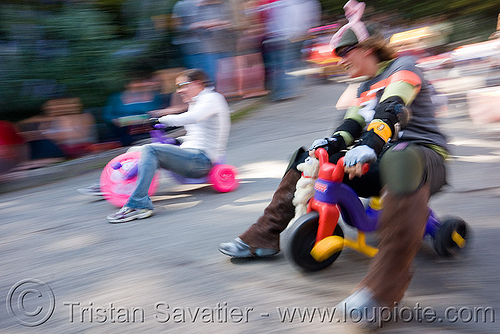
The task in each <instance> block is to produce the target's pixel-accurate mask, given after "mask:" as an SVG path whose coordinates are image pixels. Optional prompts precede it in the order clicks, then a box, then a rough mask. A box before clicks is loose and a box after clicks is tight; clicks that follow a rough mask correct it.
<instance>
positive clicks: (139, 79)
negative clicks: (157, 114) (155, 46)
mask: <svg viewBox="0 0 500 334" xmlns="http://www.w3.org/2000/svg"><path fill="white" fill-rule="evenodd" d="M129 78H130V81H129V82H128V83H127V84H126V85H125V87H124V88H125V89H124V90H123V91H122V92H119V93H114V94H112V95H111V96H110V97H109V99H108V102H107V104H106V106H105V107H104V110H103V114H102V117H103V119H104V121H105V122H106V124H107V125H108V128H109V129H110V130H111V133H112V134H113V137H116V138H118V139H119V140H120V142H121V143H122V145H123V146H130V145H131V144H132V142H133V141H134V139H137V138H138V136H134V135H133V134H132V131H131V130H132V127H133V124H142V123H143V121H144V120H147V119H148V118H149V117H150V116H149V115H148V112H150V111H153V110H157V109H162V108H164V107H165V106H166V105H165V102H164V100H163V97H162V96H161V91H160V87H161V84H160V81H159V80H158V78H156V77H155V76H154V75H153V72H152V71H150V70H149V69H146V68H140V67H136V68H134V69H132V70H131V71H130V73H129Z"/></svg>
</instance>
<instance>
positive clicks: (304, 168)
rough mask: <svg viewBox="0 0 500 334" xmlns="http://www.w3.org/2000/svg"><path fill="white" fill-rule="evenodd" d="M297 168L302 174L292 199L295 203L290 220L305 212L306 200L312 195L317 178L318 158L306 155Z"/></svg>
mask: <svg viewBox="0 0 500 334" xmlns="http://www.w3.org/2000/svg"><path fill="white" fill-rule="evenodd" d="M297 169H298V170H299V171H301V172H302V176H301V178H300V179H299V181H297V190H295V194H294V197H293V201H292V203H293V205H295V217H294V218H293V219H292V222H294V221H295V220H296V219H297V218H299V217H300V216H303V215H304V214H306V213H307V202H308V201H309V199H310V198H311V197H313V196H314V183H315V182H316V180H317V179H318V172H319V160H318V159H315V158H312V157H308V158H307V159H306V160H305V161H304V162H303V163H301V164H299V165H298V166H297Z"/></svg>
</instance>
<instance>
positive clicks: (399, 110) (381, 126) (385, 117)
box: [367, 96, 411, 142]
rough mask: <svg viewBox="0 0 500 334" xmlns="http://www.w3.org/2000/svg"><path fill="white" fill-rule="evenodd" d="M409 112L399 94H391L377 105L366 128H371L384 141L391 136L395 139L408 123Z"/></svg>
mask: <svg viewBox="0 0 500 334" xmlns="http://www.w3.org/2000/svg"><path fill="white" fill-rule="evenodd" d="M410 114H411V111H410V108H408V107H407V106H406V105H405V104H404V102H403V100H402V99H401V98H400V97H399V96H391V97H389V98H387V99H386V100H384V101H382V102H380V103H379V104H378V105H377V107H376V108H375V115H374V117H373V118H374V119H373V121H372V122H371V123H370V125H369V126H368V129H367V130H368V131H370V130H373V131H374V132H375V133H376V134H378V135H379V136H380V137H381V138H382V139H383V140H384V141H385V142H387V141H388V140H389V139H391V138H392V139H394V140H397V138H398V132H399V131H400V130H401V129H404V128H405V127H406V125H407V124H408V122H409V120H410Z"/></svg>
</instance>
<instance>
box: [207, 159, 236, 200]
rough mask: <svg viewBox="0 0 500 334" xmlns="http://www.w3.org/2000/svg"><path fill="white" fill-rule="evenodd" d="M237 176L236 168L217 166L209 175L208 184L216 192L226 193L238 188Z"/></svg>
mask: <svg viewBox="0 0 500 334" xmlns="http://www.w3.org/2000/svg"><path fill="white" fill-rule="evenodd" d="M236 175H237V171H236V168H234V167H233V166H231V165H223V164H221V165H215V166H214V167H213V168H212V169H211V170H210V173H209V174H208V182H210V184H212V187H213V188H214V189H215V190H216V191H218V192H221V193H226V192H230V191H233V190H236V188H238V186H239V181H238V179H237V178H236Z"/></svg>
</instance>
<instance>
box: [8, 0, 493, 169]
mask: <svg viewBox="0 0 500 334" xmlns="http://www.w3.org/2000/svg"><path fill="white" fill-rule="evenodd" d="M387 15H390V14H382V13H378V14H377V13H375V14H372V19H373V20H375V21H378V23H380V24H383V25H387V22H389V21H391V20H392V19H391V20H390V19H389V17H388V16H387ZM171 19H172V20H171V22H172V25H171V30H172V39H171V43H172V44H173V45H175V46H176V48H177V49H178V50H179V52H180V54H181V57H182V62H181V63H182V65H183V66H182V67H178V68H169V69H164V70H157V69H152V68H151V67H148V66H146V65H147V64H146V62H144V63H141V61H139V63H138V64H136V65H135V66H132V67H131V68H129V70H128V72H127V77H128V78H127V79H128V81H127V84H126V85H125V86H124V87H123V89H122V90H121V91H119V92H116V93H114V94H111V95H110V96H109V97H108V99H107V102H106V105H105V106H103V108H102V110H100V111H99V113H98V115H97V117H96V114H95V113H89V112H85V108H84V106H83V105H82V100H81V97H80V96H59V97H57V98H54V99H50V100H48V101H47V102H46V103H45V104H44V105H43V110H42V112H41V113H40V114H39V115H37V116H35V117H31V118H29V119H25V120H23V121H21V122H19V123H18V124H16V125H15V128H14V127H12V126H11V125H5V126H8V127H9V128H12V131H10V130H9V131H7V130H4V131H2V133H3V136H4V138H0V146H7V145H14V144H15V145H21V146H23V149H21V150H20V149H17V148H13V149H12V148H11V149H9V151H10V153H6V148H3V149H1V150H0V165H2V166H0V172H5V171H6V170H8V169H10V168H11V167H12V165H15V163H14V164H13V163H6V162H5V161H7V160H9V161H24V160H26V159H28V160H31V161H40V160H43V159H51V161H54V160H56V161H58V160H65V159H72V158H76V157H79V156H82V155H84V154H86V153H89V152H96V151H100V150H107V149H110V148H115V147H119V146H129V145H131V144H132V143H133V142H135V141H137V140H140V139H144V138H147V137H148V129H149V128H148V126H146V125H145V124H146V122H145V121H146V120H147V119H149V118H150V117H159V116H162V115H164V114H167V113H179V112H183V111H185V110H187V106H186V105H185V104H183V103H182V102H181V101H180V99H179V96H178V95H177V94H176V92H175V87H174V85H173V82H174V78H175V76H176V75H177V74H178V73H180V72H181V71H182V70H184V69H186V68H201V69H203V70H204V71H205V72H206V73H207V74H208V76H209V78H210V81H211V82H212V84H213V86H214V87H215V90H216V91H218V92H220V93H221V94H223V95H224V96H225V97H226V98H227V99H229V100H235V99H244V98H251V97H256V96H268V98H269V100H270V101H275V102H278V101H283V100H288V99H292V98H296V97H298V96H300V95H301V88H302V87H303V84H304V78H305V77H308V76H311V75H313V76H316V77H321V78H331V77H332V76H338V75H342V74H343V68H342V66H340V65H339V60H340V58H338V57H336V55H335V54H334V53H332V51H333V50H332V48H331V46H330V45H329V39H330V38H331V36H332V35H333V34H334V33H335V31H336V30H337V29H338V28H339V27H340V26H341V25H342V24H343V23H345V22H344V21H343V20H345V19H343V18H341V19H340V20H339V21H337V22H331V21H330V20H328V22H325V21H322V8H321V4H320V2H319V1H318V0H247V1H241V2H235V1H230V0H179V1H177V2H176V3H175V5H174V7H173V9H172V15H171ZM392 21H394V20H392ZM386 28H387V29H386V30H387V31H390V32H391V33H390V35H388V36H387V37H388V38H391V42H392V43H394V44H395V45H396V46H397V47H398V49H399V50H400V54H401V55H414V56H417V57H419V58H420V66H422V68H423V69H424V70H425V71H426V72H427V75H428V76H429V80H431V81H432V83H433V85H434V86H435V88H436V90H437V91H438V93H441V94H447V93H449V87H450V85H449V83H450V81H449V79H450V78H457V77H461V76H462V77H463V76H465V75H467V76H469V77H473V79H474V80H475V79H477V80H483V81H484V80H486V81H487V82H486V81H485V82H484V84H483V86H482V87H481V86H477V87H473V88H483V87H485V86H498V84H495V83H496V82H497V81H500V79H499V78H500V75H498V74H494V75H497V77H496V76H494V75H493V74H491V75H489V76H488V77H487V78H486V79H484V75H483V77H482V78H481V79H478V78H477V76H474V73H472V75H471V73H466V72H467V70H469V71H470V70H471V68H472V70H473V71H474V72H478V71H479V69H481V68H485V69H486V71H488V73H497V72H498V71H494V70H495V69H496V70H498V69H499V68H500V51H499V50H500V46H499V43H497V42H495V41H500V39H498V37H499V36H498V34H495V33H492V35H491V38H492V39H491V41H490V42H489V44H488V43H486V44H484V45H478V46H475V44H473V46H471V47H469V48H466V47H462V48H461V49H457V50H456V51H453V52H443V51H444V48H443V45H446V43H447V42H448V38H447V37H448V36H449V34H450V32H451V31H452V26H451V25H450V24H449V22H447V21H446V20H445V19H444V18H442V17H438V18H433V19H432V20H428V21H426V22H418V23H417V24H415V25H413V26H412V27H408V29H403V28H402V27H401V26H400V27H396V28H395V27H394V25H393V26H391V27H389V26H386ZM497 31H498V30H497ZM471 64H472V66H471ZM483 74H484V73H483ZM445 81H446V84H443V82H445ZM470 82H472V81H470V80H469V83H470ZM469 88H470V87H469ZM447 90H448V91H447ZM5 124H7V123H5ZM11 132H12V133H14V132H16V133H17V135H15V136H14V135H11ZM7 137H8V138H7ZM12 147H17V146H12ZM13 152H15V153H17V154H14V153H13Z"/></svg>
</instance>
